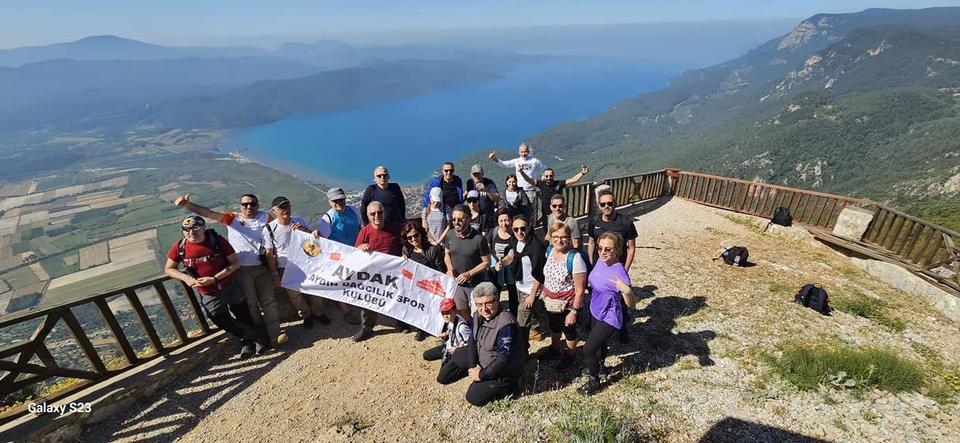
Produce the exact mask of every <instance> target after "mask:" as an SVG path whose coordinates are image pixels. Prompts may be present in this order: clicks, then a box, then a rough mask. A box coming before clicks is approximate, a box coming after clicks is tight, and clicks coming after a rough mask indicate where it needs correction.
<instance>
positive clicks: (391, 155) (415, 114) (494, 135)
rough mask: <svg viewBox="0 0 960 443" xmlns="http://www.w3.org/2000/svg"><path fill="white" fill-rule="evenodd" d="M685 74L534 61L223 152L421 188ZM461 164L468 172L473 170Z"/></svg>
mask: <svg viewBox="0 0 960 443" xmlns="http://www.w3.org/2000/svg"><path fill="white" fill-rule="evenodd" d="M676 74H677V69H676V68H672V69H671V68H664V67H657V66H645V65H643V64H641V63H640V62H636V61H628V60H610V59H583V58H577V59H563V60H552V61H549V62H541V63H528V64H522V65H520V66H517V67H516V68H514V69H513V70H512V71H510V72H509V73H507V74H506V75H505V76H504V77H502V78H500V79H497V80H494V81H490V82H485V83H479V84H473V85H469V86H464V87H457V88H449V89H443V90H437V91H432V92H429V93H426V94H422V95H418V96H415V97H411V98H405V99H399V100H394V101H388V102H382V103H377V104H373V105H367V106H363V107H360V108H355V109H350V110H344V111H337V112H328V113H319V114H308V115H294V116H289V117H287V118H284V119H282V120H279V121H276V122H274V123H270V124H266V125H261V126H255V127H250V128H244V129H238V130H235V131H232V132H231V133H229V134H228V136H227V137H226V139H225V141H224V148H225V149H227V150H229V151H234V150H237V149H245V150H244V152H243V154H244V155H245V156H247V157H250V158H252V159H255V160H258V161H261V162H264V163H266V164H269V165H273V166H277V167H281V168H283V169H284V170H287V171H289V172H291V173H294V174H296V175H298V176H301V177H304V178H310V179H315V180H319V181H321V182H323V183H327V184H336V185H340V186H344V187H348V188H356V187H359V186H361V185H364V184H366V183H370V182H371V180H372V175H373V168H374V167H376V166H377V165H386V166H387V167H389V168H390V173H391V180H392V181H395V182H398V183H401V184H412V183H420V182H423V181H424V180H425V179H427V178H428V177H430V176H431V175H432V174H433V171H435V170H436V169H438V168H439V166H440V164H441V163H442V162H443V161H446V160H450V161H456V160H457V159H459V158H460V156H461V155H463V154H464V153H467V152H471V151H477V150H488V149H498V150H500V151H503V152H504V154H505V155H504V157H510V158H512V157H513V156H515V154H516V147H517V145H519V144H520V142H522V141H523V140H524V138H526V137H529V136H532V135H534V134H536V133H538V132H540V131H543V130H544V129H547V128H549V127H551V126H554V125H557V124H560V123H563V122H566V121H571V120H580V119H583V118H586V117H588V116H590V115H595V114H598V113H601V112H603V111H604V110H606V109H607V108H609V107H610V106H612V105H614V104H616V103H617V102H619V101H621V100H624V99H627V98H630V97H634V96H637V95H639V94H641V93H643V92H646V91H651V90H656V89H660V88H663V87H664V86H666V83H667V81H668V80H669V79H670V78H672V77H674V76H675V75H676ZM535 149H536V147H535ZM457 166H458V174H460V175H461V176H466V175H467V171H466V170H467V167H468V165H457Z"/></svg>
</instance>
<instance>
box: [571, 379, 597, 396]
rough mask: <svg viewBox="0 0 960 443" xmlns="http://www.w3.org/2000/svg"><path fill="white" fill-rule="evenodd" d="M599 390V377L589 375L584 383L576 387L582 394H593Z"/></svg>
mask: <svg viewBox="0 0 960 443" xmlns="http://www.w3.org/2000/svg"><path fill="white" fill-rule="evenodd" d="M599 390H600V379H598V378H597V377H590V378H589V379H588V380H587V382H586V383H584V384H583V386H581V387H580V388H578V389H577V392H579V393H580V394H582V395H593V394H596V393H597V391H599Z"/></svg>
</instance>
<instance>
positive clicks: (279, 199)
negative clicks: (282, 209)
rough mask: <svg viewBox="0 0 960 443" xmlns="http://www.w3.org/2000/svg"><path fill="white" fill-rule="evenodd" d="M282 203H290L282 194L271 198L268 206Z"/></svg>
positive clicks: (274, 206)
mask: <svg viewBox="0 0 960 443" xmlns="http://www.w3.org/2000/svg"><path fill="white" fill-rule="evenodd" d="M284 203H290V200H289V199H288V198H286V197H284V196H279V197H275V198H274V199H273V202H272V203H270V207H272V208H276V207H277V206H280V205H282V204H284Z"/></svg>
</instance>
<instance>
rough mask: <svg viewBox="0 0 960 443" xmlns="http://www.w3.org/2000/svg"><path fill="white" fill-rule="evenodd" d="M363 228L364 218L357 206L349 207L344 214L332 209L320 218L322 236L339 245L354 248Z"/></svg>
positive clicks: (319, 228) (319, 229) (319, 227)
mask: <svg viewBox="0 0 960 443" xmlns="http://www.w3.org/2000/svg"><path fill="white" fill-rule="evenodd" d="M362 226H363V218H362V217H360V211H358V210H357V208H356V207H355V206H352V205H348V206H347V207H346V208H344V210H343V212H337V210H336V209H333V208H330V209H329V210H328V211H327V212H326V213H324V214H323V215H322V216H321V217H320V226H318V227H317V231H320V236H321V237H323V238H326V239H329V240H333V241H335V242H337V243H342V244H345V245H350V246H353V245H355V244H356V243H357V235H358V234H360V228H361V227H362Z"/></svg>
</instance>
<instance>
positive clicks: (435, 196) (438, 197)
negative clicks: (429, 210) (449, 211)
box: [430, 188, 443, 202]
mask: <svg viewBox="0 0 960 443" xmlns="http://www.w3.org/2000/svg"><path fill="white" fill-rule="evenodd" d="M430 201H432V202H442V201H443V192H442V191H440V188H430Z"/></svg>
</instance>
